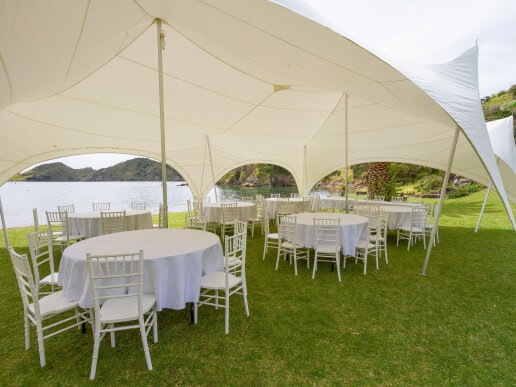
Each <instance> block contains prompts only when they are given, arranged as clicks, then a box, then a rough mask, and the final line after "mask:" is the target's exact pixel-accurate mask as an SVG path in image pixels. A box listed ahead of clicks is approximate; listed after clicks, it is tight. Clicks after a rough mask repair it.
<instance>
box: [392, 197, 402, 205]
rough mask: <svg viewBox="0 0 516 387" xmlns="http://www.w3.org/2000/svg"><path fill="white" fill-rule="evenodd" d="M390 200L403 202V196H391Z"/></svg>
mask: <svg viewBox="0 0 516 387" xmlns="http://www.w3.org/2000/svg"><path fill="white" fill-rule="evenodd" d="M391 201H392V202H393V203H403V197H402V196H393V197H392V199H391Z"/></svg>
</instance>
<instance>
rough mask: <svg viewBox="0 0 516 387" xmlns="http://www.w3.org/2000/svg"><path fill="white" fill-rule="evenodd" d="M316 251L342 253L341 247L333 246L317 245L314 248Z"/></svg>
mask: <svg viewBox="0 0 516 387" xmlns="http://www.w3.org/2000/svg"><path fill="white" fill-rule="evenodd" d="M314 249H315V251H317V252H318V253H325V254H335V253H336V252H337V251H338V252H340V246H332V245H317V246H314Z"/></svg>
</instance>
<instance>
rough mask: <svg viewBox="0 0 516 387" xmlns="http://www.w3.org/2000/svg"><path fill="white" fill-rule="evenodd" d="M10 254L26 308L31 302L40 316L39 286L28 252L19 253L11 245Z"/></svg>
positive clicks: (37, 315)
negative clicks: (33, 273)
mask: <svg viewBox="0 0 516 387" xmlns="http://www.w3.org/2000/svg"><path fill="white" fill-rule="evenodd" d="M9 255H10V256H11V262H12V264H13V269H14V274H15V276H16V280H17V282H18V288H19V290H20V295H21V298H22V302H23V307H24V309H26V310H27V309H28V308H29V305H30V304H33V306H34V314H35V315H36V318H39V316H40V311H39V299H38V287H37V286H36V283H35V282H34V276H33V275H32V271H31V268H30V264H29V258H27V254H21V255H20V254H18V253H17V252H15V251H14V249H13V248H12V247H9Z"/></svg>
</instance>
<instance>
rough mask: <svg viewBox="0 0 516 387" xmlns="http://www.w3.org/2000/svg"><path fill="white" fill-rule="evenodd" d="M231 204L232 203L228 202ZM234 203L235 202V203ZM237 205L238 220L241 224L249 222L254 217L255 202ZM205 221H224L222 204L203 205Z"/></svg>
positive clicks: (238, 203)
mask: <svg viewBox="0 0 516 387" xmlns="http://www.w3.org/2000/svg"><path fill="white" fill-rule="evenodd" d="M228 203H230V202H228ZM233 203H234V202H233ZM236 203H237V219H238V220H240V221H241V222H247V221H248V220H249V219H251V218H252V217H253V213H254V203H253V202H236ZM203 215H204V220H205V221H207V222H220V221H221V220H222V205H221V203H204V204H203Z"/></svg>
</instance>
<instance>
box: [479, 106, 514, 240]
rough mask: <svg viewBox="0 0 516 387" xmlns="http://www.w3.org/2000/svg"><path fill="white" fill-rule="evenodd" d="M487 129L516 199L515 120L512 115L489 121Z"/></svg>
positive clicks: (501, 169)
mask: <svg viewBox="0 0 516 387" xmlns="http://www.w3.org/2000/svg"><path fill="white" fill-rule="evenodd" d="M487 131H488V133H489V138H490V139H491V144H492V145H493V152H494V154H495V155H496V157H497V159H498V168H499V170H500V175H501V177H502V181H503V184H504V186H505V187H506V190H507V192H508V196H509V199H510V200H511V201H516V198H515V197H514V194H513V193H514V192H515V191H516V188H515V187H516V145H515V144H514V122H513V117H512V115H511V116H509V117H507V118H502V119H499V120H495V121H490V122H487ZM491 187H492V182H491V183H489V186H488V188H487V192H486V196H485V198H484V203H482V209H481V210H480V214H479V216H478V222H477V226H476V227H475V232H478V227H479V226H480V221H481V220H482V214H483V213H484V209H485V207H486V203H487V198H488V197H489V192H490V191H491Z"/></svg>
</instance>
